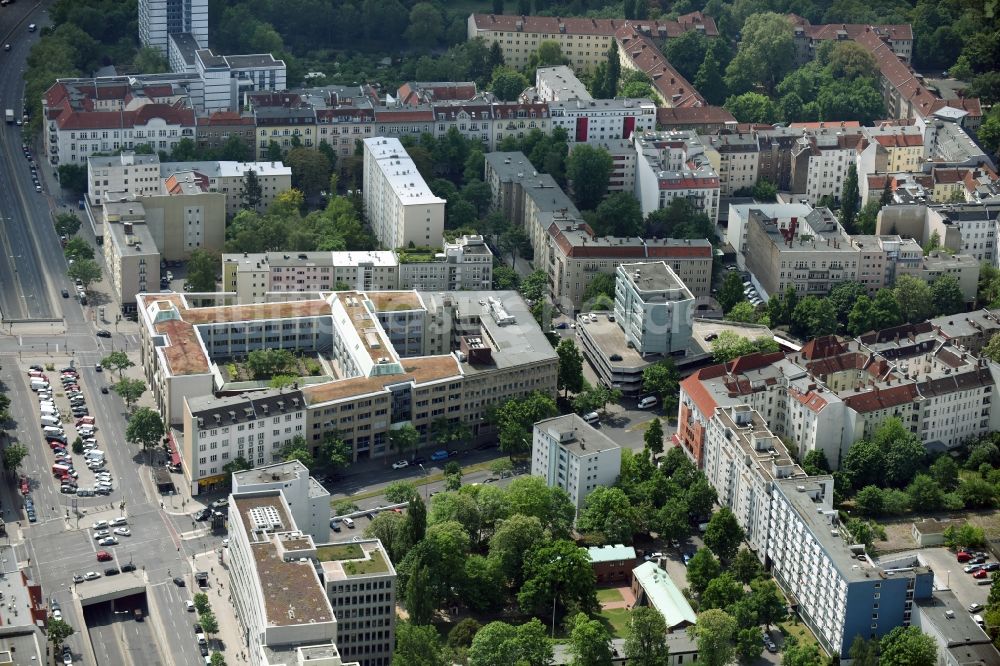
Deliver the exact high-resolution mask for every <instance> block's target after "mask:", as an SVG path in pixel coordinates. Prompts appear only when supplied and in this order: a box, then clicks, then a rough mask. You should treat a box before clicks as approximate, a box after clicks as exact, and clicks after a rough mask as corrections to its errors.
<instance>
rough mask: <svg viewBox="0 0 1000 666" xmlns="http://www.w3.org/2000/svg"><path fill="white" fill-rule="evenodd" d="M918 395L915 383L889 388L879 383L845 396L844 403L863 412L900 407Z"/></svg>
mask: <svg viewBox="0 0 1000 666" xmlns="http://www.w3.org/2000/svg"><path fill="white" fill-rule="evenodd" d="M916 397H917V387H916V385H914V384H903V385H901V386H892V387H889V388H879V387H878V386H877V385H876V386H874V387H872V390H871V391H868V392H866V393H859V394H857V395H852V396H849V397H847V398H844V404H845V405H847V406H848V407H850V408H851V409H853V410H854V411H856V412H859V413H861V414H864V413H867V412H874V411H878V410H880V409H888V408H890V407H898V406H899V405H905V404H908V403H911V402H913V400H914V399H915V398H916Z"/></svg>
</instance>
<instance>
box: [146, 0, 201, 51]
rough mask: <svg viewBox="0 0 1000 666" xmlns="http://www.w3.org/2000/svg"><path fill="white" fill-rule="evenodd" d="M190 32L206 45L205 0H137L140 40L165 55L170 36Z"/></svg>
mask: <svg viewBox="0 0 1000 666" xmlns="http://www.w3.org/2000/svg"><path fill="white" fill-rule="evenodd" d="M182 33H187V34H190V35H191V36H192V37H194V39H195V40H196V41H197V42H198V44H199V45H200V46H201V47H202V48H206V47H208V0H139V40H140V41H141V42H142V45H143V46H152V47H153V48H155V49H158V50H159V51H161V52H162V53H163V55H167V51H168V48H169V44H170V36H171V35H178V34H182Z"/></svg>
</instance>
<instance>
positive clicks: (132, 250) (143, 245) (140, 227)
mask: <svg viewBox="0 0 1000 666" xmlns="http://www.w3.org/2000/svg"><path fill="white" fill-rule="evenodd" d="M128 224H131V225H132V233H131V234H126V233H125V224H124V223H121V222H112V223H110V224H105V225H104V235H105V236H106V237H107V238H108V239H110V242H111V243H113V244H114V246H115V247H116V248H118V254H119V255H121V256H123V257H128V256H136V257H138V256H146V255H150V254H155V255H159V254H160V251H159V250H158V249H157V248H156V241H155V240H153V234H151V233H150V232H149V227H147V226H146V225H145V224H144V223H143V224H138V223H134V222H129V223H128Z"/></svg>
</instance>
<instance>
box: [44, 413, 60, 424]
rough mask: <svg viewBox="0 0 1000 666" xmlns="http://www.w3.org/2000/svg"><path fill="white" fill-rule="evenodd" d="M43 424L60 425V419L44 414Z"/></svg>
mask: <svg viewBox="0 0 1000 666" xmlns="http://www.w3.org/2000/svg"><path fill="white" fill-rule="evenodd" d="M42 425H43V426H57V425H59V419H57V418H56V417H54V416H48V415H43V416H42Z"/></svg>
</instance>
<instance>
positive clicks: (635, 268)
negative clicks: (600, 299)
mask: <svg viewBox="0 0 1000 666" xmlns="http://www.w3.org/2000/svg"><path fill="white" fill-rule="evenodd" d="M620 269H621V271H620V272H621V273H624V274H625V279H626V280H627V281H628V282H629V283H630V284H631V285H632V286H633V287H634V288H635V290H636V291H638V292H639V293H640V295H641V296H642V297H643V299H644V300H657V301H662V300H669V301H680V300H686V299H689V298H694V296H692V294H691V292H690V290H688V288H687V287H686V286H684V283H683V282H681V280H680V278H678V277H677V275H675V274H674V272H673V270H671V268H670V267H669V266H667V264H666V262H664V261H650V262H646V263H641V264H623V265H622V266H620Z"/></svg>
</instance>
